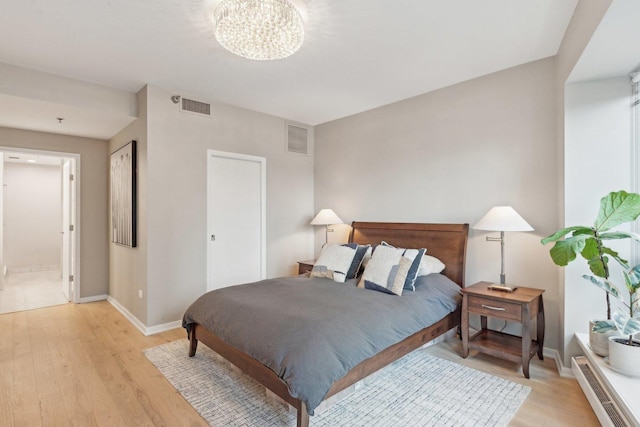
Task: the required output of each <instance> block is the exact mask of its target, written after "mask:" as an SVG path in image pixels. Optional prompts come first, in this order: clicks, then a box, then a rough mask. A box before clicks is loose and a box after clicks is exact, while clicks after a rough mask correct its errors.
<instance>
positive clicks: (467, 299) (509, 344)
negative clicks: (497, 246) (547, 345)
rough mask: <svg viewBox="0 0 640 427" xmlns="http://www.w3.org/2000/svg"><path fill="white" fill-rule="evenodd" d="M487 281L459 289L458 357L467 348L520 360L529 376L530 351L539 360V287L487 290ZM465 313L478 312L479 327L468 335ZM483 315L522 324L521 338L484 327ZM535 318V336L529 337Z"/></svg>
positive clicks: (541, 330)
mask: <svg viewBox="0 0 640 427" xmlns="http://www.w3.org/2000/svg"><path fill="white" fill-rule="evenodd" d="M489 285H491V283H489V282H478V283H476V284H475V285H473V286H470V287H468V288H464V289H462V325H461V326H462V357H465V358H466V357H467V356H469V349H474V350H478V351H480V352H482V353H486V354H489V355H491V356H495V357H501V358H503V359H507V360H511V361H513V362H520V363H522V373H523V374H524V376H525V377H527V378H529V362H530V361H531V358H532V357H533V355H534V354H536V353H537V354H538V358H539V359H540V360H543V356H542V347H543V345H544V306H543V303H542V293H543V292H544V290H542V289H534V288H525V287H519V288H517V289H516V290H515V291H513V292H504V291H496V290H491V289H488V286H489ZM469 313H475V314H479V315H480V325H481V330H480V331H479V332H478V333H476V334H474V335H473V336H472V337H470V336H469ZM487 317H493V318H496V319H503V320H510V321H515V322H520V323H522V337H518V336H515V335H510V334H505V333H503V332H498V331H493V330H491V329H488V328H487ZM534 318H535V319H536V339H535V340H532V339H531V320H532V319H534Z"/></svg>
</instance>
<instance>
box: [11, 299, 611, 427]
mask: <svg viewBox="0 0 640 427" xmlns="http://www.w3.org/2000/svg"><path fill="white" fill-rule="evenodd" d="M177 339H186V336H185V333H184V330H182V329H174V330H172V331H168V332H164V333H161V334H157V335H154V336H150V337H145V336H143V335H142V334H140V333H139V332H138V330H137V329H135V328H134V327H133V326H132V325H131V324H130V323H129V322H128V321H127V320H126V319H125V318H124V317H123V316H122V315H121V314H120V313H118V312H117V311H116V310H115V309H114V308H113V307H112V306H111V305H110V304H109V303H107V302H96V303H90V304H78V305H75V304H67V305H62V306H56V307H49V308H43V309H38V310H31V311H24V312H19V313H9V314H1V315H0V426H2V427H5V426H29V427H32V426H83V427H84V426H205V425H206V423H205V422H204V421H203V420H202V418H200V416H199V415H198V414H197V413H196V412H195V411H194V410H193V408H192V407H191V406H190V405H189V404H188V403H187V402H186V401H185V400H184V399H183V398H182V397H181V396H180V394H179V393H178V392H176V391H175V389H174V388H173V387H172V386H171V385H170V384H169V383H168V382H167V381H166V380H165V379H164V377H163V376H162V375H161V374H160V373H159V372H158V371H157V370H156V369H155V367H154V366H153V365H152V364H151V363H150V362H149V361H148V360H147V358H146V357H145V356H144V354H143V353H142V350H144V349H146V348H149V347H153V346H156V345H160V344H163V343H166V342H170V341H174V340H177ZM460 346H461V345H460V341H459V340H457V339H454V340H451V341H448V342H445V343H441V344H438V345H436V346H433V347H430V348H429V350H428V351H429V352H430V353H432V354H434V355H436V356H439V357H442V358H445V359H449V360H452V361H455V362H457V363H460V364H462V365H465V366H469V367H472V368H475V369H478V370H481V371H486V372H488V373H491V374H494V375H498V376H501V377H504V378H506V379H509V380H512V381H517V382H520V383H523V384H526V385H529V386H530V387H531V388H532V391H531V394H530V395H529V397H528V399H527V400H526V402H525V403H524V404H523V405H522V407H521V408H520V410H519V411H518V413H517V414H516V416H515V418H514V419H513V420H512V422H511V425H512V426H536V427H537V426H581V427H588V426H597V425H599V423H598V422H597V419H596V418H595V416H594V414H593V412H592V411H591V408H590V407H589V404H588V402H587V400H586V399H585V397H584V396H583V394H582V391H581V390H580V388H579V387H578V385H577V383H576V382H575V381H574V380H571V379H566V378H560V377H559V376H558V374H557V371H556V368H555V364H554V362H553V361H551V360H545V361H544V362H541V361H539V360H537V359H535V360H534V361H532V364H531V380H527V379H525V378H524V377H523V376H522V374H521V372H520V369H519V367H518V366H516V364H514V363H510V362H504V361H500V360H498V359H494V358H491V357H489V356H484V355H481V354H474V353H472V354H471V356H470V357H469V358H468V359H462V358H461V357H460V356H459V353H460Z"/></svg>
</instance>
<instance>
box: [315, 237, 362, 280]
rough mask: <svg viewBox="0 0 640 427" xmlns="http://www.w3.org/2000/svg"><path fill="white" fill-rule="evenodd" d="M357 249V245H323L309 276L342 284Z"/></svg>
mask: <svg viewBox="0 0 640 427" xmlns="http://www.w3.org/2000/svg"><path fill="white" fill-rule="evenodd" d="M357 249H358V245H356V244H346V245H340V244H329V245H324V247H323V248H322V251H320V256H319V257H318V260H317V261H316V263H315V264H314V266H313V269H312V270H311V273H310V274H309V276H310V277H326V278H327V279H333V281H335V282H344V281H345V279H346V278H347V273H348V272H349V267H351V263H352V262H353V258H354V257H355V255H356V250H357Z"/></svg>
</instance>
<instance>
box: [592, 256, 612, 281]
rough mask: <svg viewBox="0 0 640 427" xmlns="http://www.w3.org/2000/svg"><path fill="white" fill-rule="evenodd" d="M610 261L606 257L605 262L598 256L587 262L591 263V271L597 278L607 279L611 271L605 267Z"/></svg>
mask: <svg viewBox="0 0 640 427" xmlns="http://www.w3.org/2000/svg"><path fill="white" fill-rule="evenodd" d="M608 261H609V260H608V259H607V258H606V257H605V258H604V261H603V260H601V259H600V257H598V256H596V257H594V258H591V259H589V260H587V262H588V263H589V269H590V270H591V272H592V273H593V274H595V275H596V276H598V277H602V278H604V279H607V274H608V271H609V270H607V269H606V268H605V265H608V264H609V263H608Z"/></svg>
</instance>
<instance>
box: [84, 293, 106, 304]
mask: <svg viewBox="0 0 640 427" xmlns="http://www.w3.org/2000/svg"><path fill="white" fill-rule="evenodd" d="M108 297H109V296H108V295H94V296H91V297H82V298H78V301H77V303H78V304H86V303H88V302H96V301H104V300H106V299H107V298H108Z"/></svg>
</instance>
